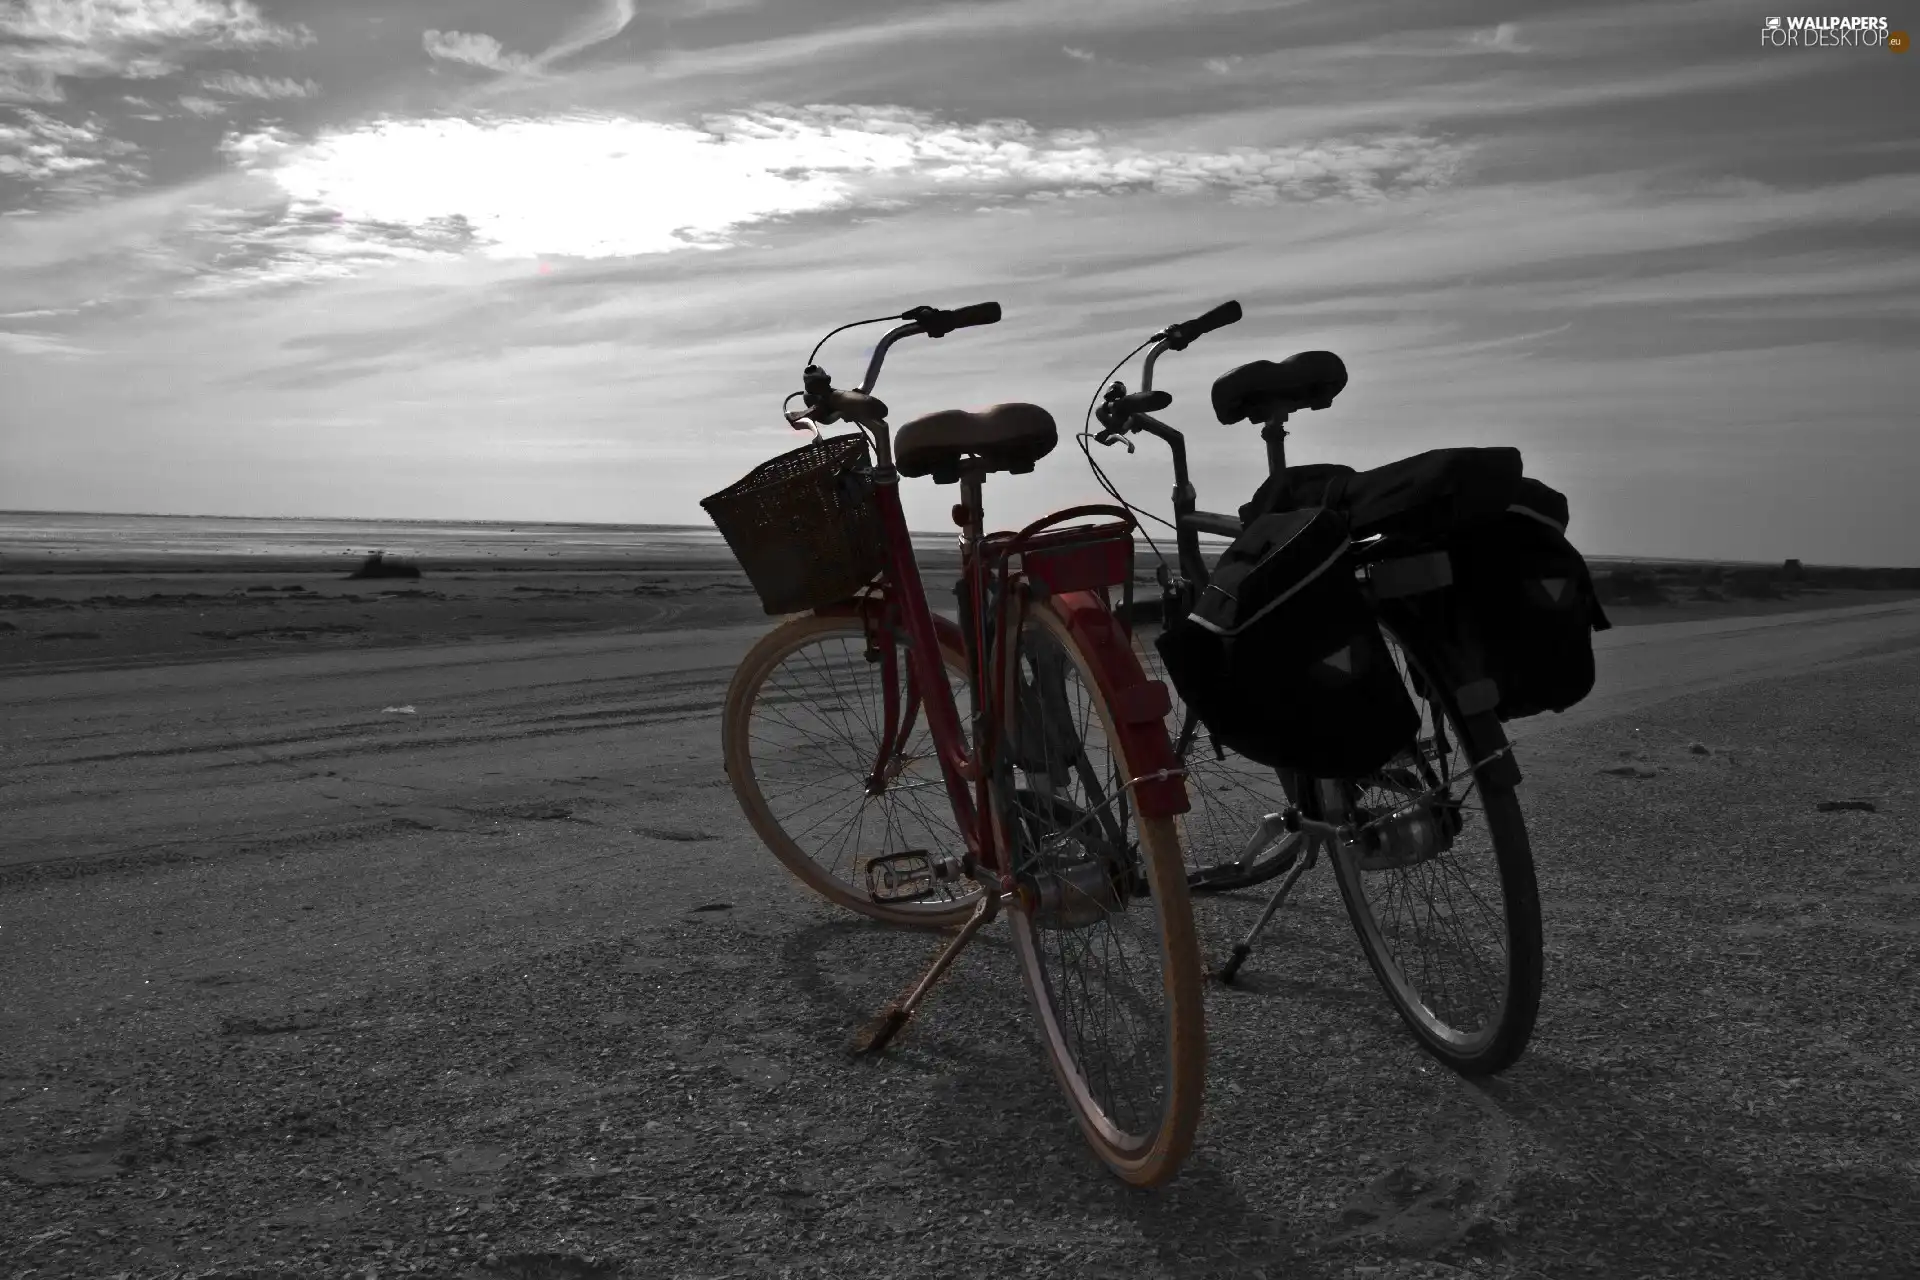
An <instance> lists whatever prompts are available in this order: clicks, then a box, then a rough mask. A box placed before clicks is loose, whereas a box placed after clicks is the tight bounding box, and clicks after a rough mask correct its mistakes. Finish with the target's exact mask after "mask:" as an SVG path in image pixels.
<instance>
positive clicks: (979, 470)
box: [960, 459, 987, 555]
mask: <svg viewBox="0 0 1920 1280" xmlns="http://www.w3.org/2000/svg"><path fill="white" fill-rule="evenodd" d="M986 474H987V472H986V468H984V467H982V466H981V465H980V464H979V462H978V461H976V460H974V459H968V460H967V461H965V462H963V463H961V464H960V505H961V507H962V508H964V509H965V511H966V513H967V519H966V523H965V524H963V525H961V526H960V548H961V550H962V551H963V552H965V553H967V554H969V555H971V554H972V552H973V549H974V548H975V547H977V546H979V545H980V538H981V536H982V529H983V528H984V526H983V523H982V522H983V521H984V520H985V518H986V513H985V512H983V511H982V510H981V508H980V490H981V483H980V482H981V481H982V480H984V479H985V478H986Z"/></svg>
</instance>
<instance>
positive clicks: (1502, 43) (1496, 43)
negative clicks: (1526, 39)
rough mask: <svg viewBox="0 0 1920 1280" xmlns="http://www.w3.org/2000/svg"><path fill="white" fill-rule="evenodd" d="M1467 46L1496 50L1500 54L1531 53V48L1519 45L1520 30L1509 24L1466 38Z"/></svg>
mask: <svg viewBox="0 0 1920 1280" xmlns="http://www.w3.org/2000/svg"><path fill="white" fill-rule="evenodd" d="M1467 42H1468V43H1469V44H1472V45H1475V46H1477V47H1479V48H1482V49H1497V50H1499V51H1500V52H1502V53H1531V52H1532V51H1533V50H1532V46H1530V45H1524V44H1521V43H1520V28H1519V27H1518V26H1517V25H1516V24H1514V23H1511V22H1503V23H1501V24H1500V25H1499V26H1497V27H1495V28H1493V29H1492V30H1491V31H1476V32H1474V33H1473V34H1472V35H1470V36H1468V37H1467Z"/></svg>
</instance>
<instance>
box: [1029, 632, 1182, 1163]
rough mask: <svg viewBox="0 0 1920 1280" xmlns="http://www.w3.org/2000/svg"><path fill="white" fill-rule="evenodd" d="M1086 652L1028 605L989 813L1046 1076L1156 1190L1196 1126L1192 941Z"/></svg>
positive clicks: (1157, 822) (1170, 835) (1168, 858)
mask: <svg viewBox="0 0 1920 1280" xmlns="http://www.w3.org/2000/svg"><path fill="white" fill-rule="evenodd" d="M1096 661H1097V659H1095V658H1094V657H1093V656H1092V655H1090V654H1089V653H1088V652H1087V651H1086V650H1085V649H1083V648H1082V646H1081V645H1080V643H1079V642H1078V641H1077V640H1076V639H1075V637H1074V635H1073V634H1072V632H1070V631H1069V630H1068V628H1067V626H1066V624H1065V622H1064V621H1063V620H1062V618H1061V616H1060V614H1059V613H1058V612H1057V611H1056V609H1055V608H1054V607H1053V606H1051V605H1048V604H1039V605H1035V606H1034V607H1032V608H1031V609H1030V611H1029V612H1028V614H1027V616H1026V618H1025V620H1024V622H1023V624H1022V626H1021V628H1020V630H1019V633H1018V635H1017V638H1016V642H1015V645H1014V647H1013V650H1012V653H1011V656H1010V658H1009V660H1008V671H1007V680H1006V684H1007V687H1006V702H1005V703H1004V704H1003V705H1004V707H1005V710H1004V712H1003V720H1002V734H1003V743H1004V745H1003V747H1002V749H1001V751H1000V752H999V753H998V763H997V766H996V774H995V803H996V814H997V817H998V819H999V823H1000V828H1001V836H1002V848H1003V849H1005V850H1007V852H1008V854H1009V857H1010V861H1011V865H1012V871H1013V876H1014V882H1015V886H1016V887H1015V893H1014V899H1013V903H1012V905H1011V906H1010V907H1009V909H1008V916H1009V920H1010V923H1011V926H1012V932H1013V942H1014V950H1015V953H1016V954H1017V955H1018V957H1019V960H1020V969H1021V974H1022V976H1023V978H1024V980H1025V983H1026V987H1027V992H1028V994H1029V995H1030V996H1031V998H1032V1001H1033V1009H1034V1014H1035V1017H1036V1019H1037V1021H1038V1023H1039V1028H1040V1036H1041V1040H1042V1042H1043V1043H1044V1044H1045V1046H1046V1050H1047V1056H1048V1058H1049V1060H1050V1061H1051V1063H1052V1065H1053V1071H1054V1075H1055V1077H1056V1078H1057V1079H1058V1080H1059V1082H1060V1086H1061V1088H1062V1089H1063V1090H1064V1091H1065V1092H1066V1095H1067V1100H1068V1102H1069V1104H1070V1105H1071V1107H1072V1109H1073V1114H1074V1117H1075V1119H1076V1120H1077V1121H1078V1122H1079V1125H1080V1129H1081V1132H1082V1133H1083V1134H1085V1136H1086V1139H1087V1141H1088V1142H1089V1143H1090V1144H1091V1145H1092V1147H1093V1149H1094V1150H1095V1152H1097V1153H1098V1154H1099V1156H1100V1158H1101V1159H1102V1160H1103V1161H1105V1162H1106V1164H1107V1165H1108V1167H1109V1168H1111V1169H1112V1170H1113V1171H1114V1172H1115V1173H1116V1174H1118V1175H1119V1176H1120V1177H1121V1178H1122V1179H1123V1180H1125V1181H1126V1182H1129V1183H1132V1184H1134V1185H1136V1186H1155V1185H1158V1184H1160V1183H1162V1182H1165V1181H1166V1180H1167V1179H1169V1178H1171V1177H1172V1176H1173V1175H1174V1174H1175V1173H1176V1172H1177V1171H1178V1170H1179V1168H1180V1165H1181V1163H1182V1162H1183V1161H1184V1160H1185V1159H1186V1157H1187V1155H1188V1153H1189V1152H1190V1151H1191V1150H1192V1148H1193V1136H1194V1131H1195V1129H1196V1128H1197V1127H1198V1125H1199V1122H1200V1110H1201V1101H1202V1094H1203V1091H1204V1086H1205V1075H1206V1052H1207V1050H1206V1032H1205V1019H1204V1012H1203V1009H1202V970H1201V961H1200V948H1199V944H1198V942H1197V941H1196V940H1195V937H1194V927H1193V913H1192V907H1191V905H1190V903H1189V901H1188V898H1187V879H1186V869H1185V867H1184V865H1183V862H1182V857H1181V851H1180V839H1179V835H1178V832H1177V829H1176V827H1175V825H1174V822H1173V820H1172V819H1171V818H1165V817H1155V818H1147V817H1142V816H1141V815H1139V813H1138V812H1137V811H1136V810H1135V808H1134V806H1133V803H1132V795H1131V793H1130V792H1129V791H1128V789H1127V786H1126V783H1127V782H1128V781H1129V780H1130V779H1133V778H1136V777H1138V776H1139V774H1138V772H1137V770H1136V767H1135V762H1133V761H1131V760H1129V759H1128V756H1127V750H1126V743H1125V741H1124V740H1123V738H1122V737H1121V735H1120V734H1119V732H1118V731H1117V726H1116V724H1115V721H1114V718H1113V713H1112V711H1111V709H1110V708H1109V707H1108V705H1107V702H1106V699H1105V697H1104V696H1102V694H1101V688H1102V684H1101V682H1100V680H1099V679H1098V677H1097V675H1096V670H1097V668H1096V665H1095V664H1096Z"/></svg>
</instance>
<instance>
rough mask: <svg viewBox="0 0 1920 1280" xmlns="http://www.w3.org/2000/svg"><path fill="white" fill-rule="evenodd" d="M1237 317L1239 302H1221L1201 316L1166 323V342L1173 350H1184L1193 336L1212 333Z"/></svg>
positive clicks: (1233, 321) (1238, 316)
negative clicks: (1174, 322)
mask: <svg viewBox="0 0 1920 1280" xmlns="http://www.w3.org/2000/svg"><path fill="white" fill-rule="evenodd" d="M1239 319H1240V304H1239V303H1238V302H1234V301H1228V302H1223V303H1221V304H1220V305H1219V306H1217V307H1215V308H1214V309H1213V310H1211V311H1209V312H1207V314H1205V315H1203V316H1198V317H1196V318H1194V319H1192V320H1185V321H1182V322H1181V323H1179V324H1170V325H1168V326H1167V337H1166V344H1167V345H1168V346H1169V347H1172V348H1173V349H1174V350H1175V351H1184V350H1186V348H1187V344H1188V343H1189V342H1192V341H1193V340H1194V339H1195V338H1198V337H1199V336H1201V335H1202V334H1206V333H1212V332H1213V331H1214V330H1215V329H1224V328H1226V327H1227V326H1228V325H1230V324H1233V323H1235V322H1237V321H1238V320H1239Z"/></svg>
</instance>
